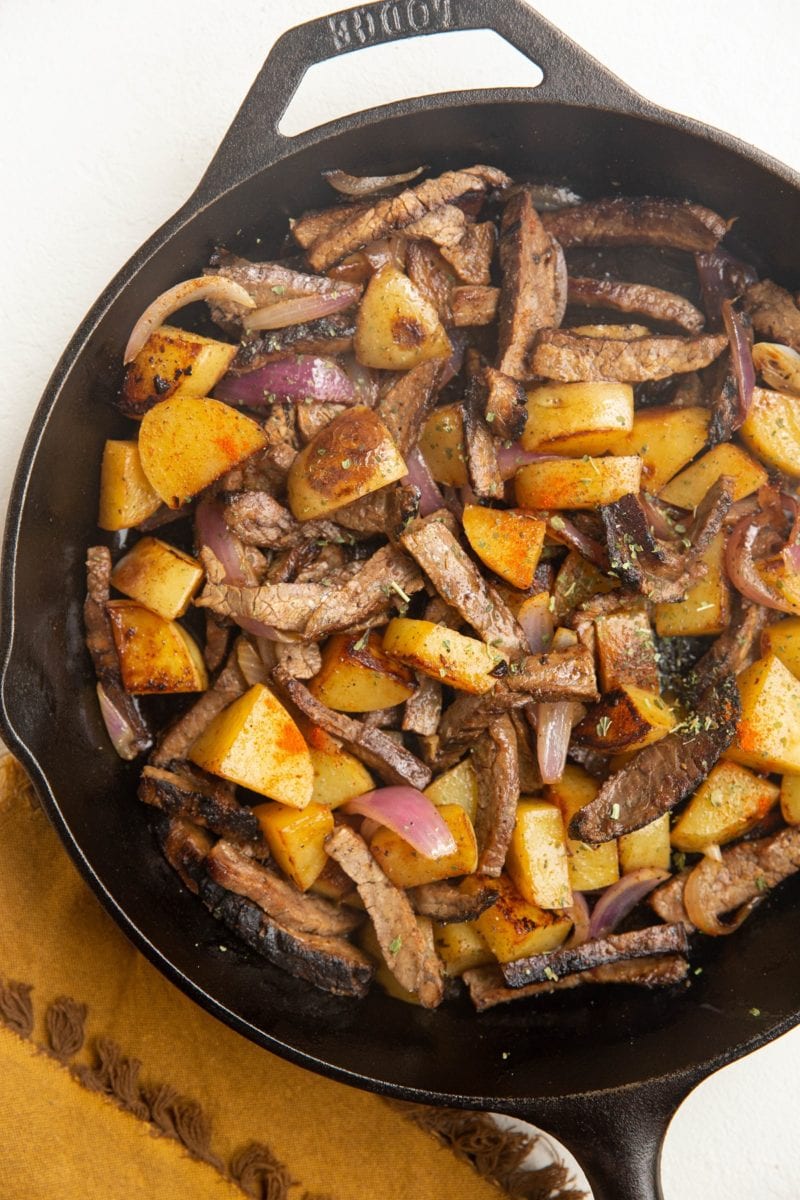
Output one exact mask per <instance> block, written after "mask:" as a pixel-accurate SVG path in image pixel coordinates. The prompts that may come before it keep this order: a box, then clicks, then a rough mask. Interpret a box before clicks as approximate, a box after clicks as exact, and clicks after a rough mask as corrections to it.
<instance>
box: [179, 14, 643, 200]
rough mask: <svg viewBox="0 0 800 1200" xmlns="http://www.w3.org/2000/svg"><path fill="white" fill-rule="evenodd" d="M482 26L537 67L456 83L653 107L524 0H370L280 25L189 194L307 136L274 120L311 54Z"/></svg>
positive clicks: (213, 189)
mask: <svg viewBox="0 0 800 1200" xmlns="http://www.w3.org/2000/svg"><path fill="white" fill-rule="evenodd" d="M469 29H487V30H492V31H493V32H495V33H497V34H499V35H500V37H502V38H504V39H505V40H506V41H507V42H509V43H510V44H511V45H512V46H515V47H516V49H518V50H520V51H521V52H522V53H523V54H525V55H526V57H528V58H529V59H531V61H532V62H534V63H536V64H537V65H538V66H539V67H540V68H541V70H542V73H543V79H542V82H541V83H540V84H539V86H538V87H536V88H496V89H491V90H488V91H487V90H486V89H479V90H476V91H473V92H462V93H457V95H458V96H459V97H460V98H462V99H464V100H465V101H466V100H468V99H470V98H474V97H475V96H478V95H480V96H484V97H489V98H490V99H491V100H492V101H502V100H504V99H511V98H515V99H520V98H523V99H525V100H532V101H541V102H551V103H558V104H581V105H588V106H590V107H596V108H610V109H614V110H616V111H618V112H626V113H643V112H649V111H655V109H654V108H653V106H651V105H650V104H649V103H648V101H646V100H644V99H643V98H642V97H641V96H639V95H638V94H637V93H636V92H634V91H632V90H631V89H630V88H629V87H627V86H626V85H625V84H624V83H623V82H622V81H621V80H620V79H618V78H617V76H616V75H613V74H612V73H611V72H610V71H608V70H607V69H606V68H605V67H604V66H602V65H601V64H600V63H599V62H598V61H597V60H596V59H594V58H592V56H591V55H590V54H587V52H586V51H585V50H583V49H582V48H581V47H580V46H578V45H577V44H576V43H575V42H573V41H572V40H571V39H570V38H568V37H567V35H566V34H564V33H562V32H561V30H560V29H557V28H556V26H555V25H551V24H550V22H549V21H547V20H545V18H544V17H542V16H541V15H540V14H539V13H538V12H536V11H535V9H533V8H531V7H530V5H529V4H527V3H526V0H376V2H375V3H371V4H362V5H359V6H357V7H354V8H348V9H344V10H342V11H340V12H333V13H331V14H330V15H329V16H325V17H318V18H316V19H315V20H313V21H307V22H306V23H305V24H303V25H297V26H295V27H294V28H292V29H289V30H287V31H286V33H284V34H283V35H282V36H281V37H280V38H278V40H277V41H276V42H275V44H274V46H273V47H272V49H271V50H270V52H269V55H268V56H267V59H266V61H265V62H264V65H263V66H262V68H261V70H260V72H259V74H258V76H257V78H256V80H255V82H254V84H253V86H252V87H251V89H250V91H249V92H248V94H247V96H246V97H245V100H244V103H243V104H242V106H241V108H240V109H239V112H238V113H237V115H236V117H235V118H234V120H233V124H232V125H231V127H230V129H229V130H228V132H227V133H226V135H225V137H224V138H223V141H222V144H221V145H220V147H219V149H218V150H217V153H216V154H215V156H214V158H213V160H212V162H211V164H210V166H209V168H208V170H207V171H206V173H205V175H204V176H203V179H202V180H201V183H200V185H199V187H198V189H197V192H196V193H195V195H196V196H198V197H200V198H202V199H203V200H209V199H213V198H214V196H216V195H217V194H219V193H220V192H222V191H224V190H227V188H229V187H231V186H232V185H234V184H236V183H238V182H240V180H242V179H244V178H246V177H247V176H249V175H251V174H253V173H254V172H255V171H257V170H260V169H261V168H262V167H266V166H269V165H270V164H271V163H273V162H276V161H277V160H278V159H279V158H281V157H283V155H284V154H286V153H287V152H288V151H289V149H290V148H291V149H294V148H297V147H300V146H302V145H304V144H306V143H307V142H309V141H312V140H313V139H314V131H313V130H312V131H311V132H310V133H307V134H301V135H298V136H297V137H295V138H287V137H285V136H284V135H283V134H282V133H281V132H280V131H279V128H278V125H279V122H280V119H281V117H282V116H283V114H284V112H285V111H286V108H287V106H288V104H289V101H290V100H291V98H292V96H293V95H294V93H295V92H296V91H297V88H298V86H299V85H300V82H301V80H302V79H303V76H304V75H305V73H306V71H308V69H309V67H311V66H313V65H314V64H315V63H318V62H323V61H325V60H327V59H331V58H336V57H338V56H340V55H345V54H349V53H350V52H352V51H354V50H361V49H365V48H367V47H369V46H377V45H382V44H384V43H387V42H395V41H401V40H403V39H405V38H414V37H423V36H426V35H428V34H433V33H447V32H450V31H456V30H469ZM446 102H447V97H443V96H441V95H438V96H420V97H416V98H414V99H413V100H410V101H407V102H404V107H405V108H406V109H408V108H414V109H418V110H425V109H428V108H435V107H441V105H442V104H443V103H446ZM363 121H364V117H363V115H359V114H353V115H351V116H349V117H343V118H342V119H341V120H339V121H336V122H333V123H332V127H331V128H332V129H333V130H334V131H336V132H339V131H342V130H346V129H350V128H353V127H355V126H356V125H358V124H363Z"/></svg>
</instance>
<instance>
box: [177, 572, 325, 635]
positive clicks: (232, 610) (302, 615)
mask: <svg viewBox="0 0 800 1200" xmlns="http://www.w3.org/2000/svg"><path fill="white" fill-rule="evenodd" d="M204 561H206V559H205V556H204ZM326 595H327V591H326V589H325V588H324V587H323V586H322V584H320V583H264V584H261V586H260V587H233V586H231V585H230V584H227V583H220V582H218V581H217V580H216V579H214V578H212V577H211V571H209V575H208V578H207V579H206V586H205V588H204V589H203V592H202V593H201V594H200V596H198V598H197V599H196V601H195V603H196V604H197V605H198V606H199V607H200V608H210V609H212V610H213V611H214V612H215V613H219V615H220V616H222V617H229V618H230V619H231V620H232V621H236V623H237V624H239V625H241V626H242V628H243V629H251V626H252V623H253V622H258V623H259V624H262V625H271V626H272V627H273V628H275V629H278V630H281V631H282V632H283V633H302V632H303V630H304V629H305V627H306V625H307V623H308V621H309V620H310V619H311V618H312V617H313V615H314V613H315V612H316V611H317V610H318V609H319V607H320V605H322V604H323V603H324V602H325V598H326ZM251 631H252V629H251Z"/></svg>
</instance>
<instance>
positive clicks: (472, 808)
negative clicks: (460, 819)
mask: <svg viewBox="0 0 800 1200" xmlns="http://www.w3.org/2000/svg"><path fill="white" fill-rule="evenodd" d="M425 795H426V796H427V797H428V799H429V800H432V801H433V803H434V804H435V805H436V806H437V808H440V807H441V806H442V805H444V804H459V805H460V806H461V808H463V809H464V812H465V813H466V814H467V816H468V817H469V819H470V821H472V823H473V825H474V824H475V817H476V815H477V812H478V780H477V777H476V775H475V768H474V767H473V765H472V763H471V762H470V760H469V759H468V758H465V759H464V761H463V762H460V763H459V764H458V766H456V767H451V768H450V770H449V771H445V772H444V774H443V775H438V776H437V777H436V779H434V781H433V783H429V784H428V786H427V787H426V788H425Z"/></svg>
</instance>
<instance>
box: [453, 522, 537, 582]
mask: <svg viewBox="0 0 800 1200" xmlns="http://www.w3.org/2000/svg"><path fill="white" fill-rule="evenodd" d="M463 524H464V533H465V534H466V535H467V540H468V541H469V544H470V546H472V549H473V550H474V551H475V553H476V554H477V556H478V558H479V559H480V560H481V561H482V562H483V563H485V565H486V566H487V567H488V568H489V570H490V571H494V573H495V575H499V576H500V578H501V579H505V580H506V582H507V583H510V584H512V585H513V586H514V587H516V588H524V589H525V590H527V589H528V588H529V587H532V586H533V577H534V575H535V573H536V567H537V566H538V564H539V555H540V554H541V552H542V545H543V543H544V535H545V530H546V528H547V525H546V523H545V522H544V521H540V520H538V519H537V518H536V517H532V516H531V515H530V513H525V512H518V511H515V510H514V509H511V508H509V509H499V508H483V507H482V506H481V505H479V504H468V505H466V507H465V509H464V516H463Z"/></svg>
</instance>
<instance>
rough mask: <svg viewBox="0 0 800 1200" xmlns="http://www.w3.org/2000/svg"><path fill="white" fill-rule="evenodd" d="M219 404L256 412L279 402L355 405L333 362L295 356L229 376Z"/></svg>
mask: <svg viewBox="0 0 800 1200" xmlns="http://www.w3.org/2000/svg"><path fill="white" fill-rule="evenodd" d="M214 396H215V397H216V399H217V400H226V401H227V402H228V403H229V404H246V405H249V406H251V407H254V408H258V407H261V406H263V405H266V404H272V403H273V401H275V400H276V399H277V400H318V401H319V402H320V403H321V404H355V402H356V394H355V389H354V387H353V384H352V382H351V380H350V378H349V377H348V375H347V373H346V372H345V371H343V370H342V368H341V367H340V366H339V364H338V363H337V362H334V361H333V359H332V358H317V357H316V356H315V355H312V354H294V355H292V356H291V357H290V358H278V359H275V360H274V361H273V362H268V363H266V364H265V365H264V366H263V367H259V368H258V369H257V370H255V371H248V372H247V374H246V375H226V376H225V378H224V379H223V380H221V382H220V383H218V384H217V386H216V388H215V389H214Z"/></svg>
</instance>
